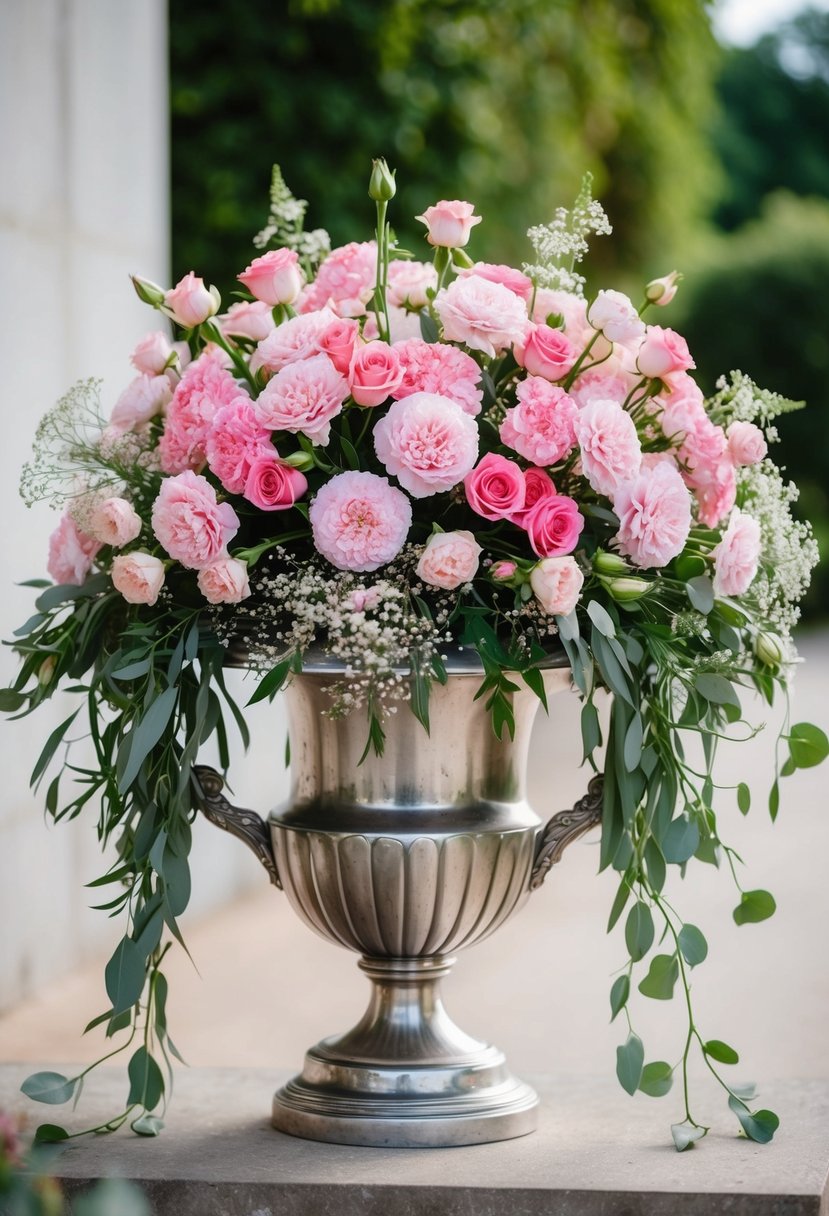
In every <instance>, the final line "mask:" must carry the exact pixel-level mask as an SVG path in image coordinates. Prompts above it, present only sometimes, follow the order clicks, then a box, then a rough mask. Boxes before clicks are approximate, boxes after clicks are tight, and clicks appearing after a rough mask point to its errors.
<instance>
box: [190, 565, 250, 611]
mask: <svg viewBox="0 0 829 1216" xmlns="http://www.w3.org/2000/svg"><path fill="white" fill-rule="evenodd" d="M196 581H197V582H198V584H199V591H201V593H202V595H203V596H204V598H205V599H206V600H207V601H208V603H210V604H238V603H240V602H241V601H242V600H246V599H247V597H248V596H249V595H250V583H249V582H248V567H247V562H243V561H240V560H239V559H238V558H236V557H220V558H217V560H216V561H215V562H211V563H210V565H209V566H204V567H203V568H202V569H201V570H200V571H199V573H198V577H197V580H196Z"/></svg>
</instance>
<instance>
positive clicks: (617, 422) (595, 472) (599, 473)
mask: <svg viewBox="0 0 829 1216" xmlns="http://www.w3.org/2000/svg"><path fill="white" fill-rule="evenodd" d="M573 427H574V430H575V433H576V439H577V440H578V443H579V447H580V448H581V462H582V467H583V469H584V475H585V477H586V478H587V480H588V481H589V482H590V484H591V486H592V487H593V489H594V490H595V491H596V492H597V493H598V494H610V495H612V494H613V493H614V492H615V491H616V490H617V489H618V487H619V486H620V485H621V484H622V483H623V482H628V481H631V480H632V479H633V478H634V477H635V476H636V474H637V473H638V472H639V465H640V463H641V461H642V449H641V446H640V444H639V436H638V435H637V433H636V426H635V424H634V421H633V419H632V418H631V416H630V414H628V413H626V412H625V411H624V410H623V409H622V407H621V406H620V405H619V403H618V402H617V401H608V400H603V399H602V398H596V399H594V400H593V401H590V402H589V403H588V404H587V405H586V406H585V407H584V409H582V410H579V412H578V414H577V415H576V418H575V420H574V423H573Z"/></svg>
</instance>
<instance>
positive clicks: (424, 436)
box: [374, 393, 478, 498]
mask: <svg viewBox="0 0 829 1216" xmlns="http://www.w3.org/2000/svg"><path fill="white" fill-rule="evenodd" d="M374 450H375V451H376V453H377V457H378V459H379V460H380V462H381V464H383V465H384V466H385V468H386V470H387V471H388V472H389V473H391V474H392V476H393V477H396V478H397V480H398V481H399V482H400V484H401V485H402V486H403V488H404V489H405V490H408V491H409V493H410V494H411V495H412V497H413V498H427V497H428V496H429V495H430V494H438V493H440V492H441V491H443V490H451V489H452V488H453V486H456V485H458V483H459V482H461V481H463V479H464V477H465V476H466V474H467V473H468V472H469V470H470V469H471V468H472V466H473V465H474V463H475V461H476V459H477V457H478V427H477V425H476V423H475V420H474V418H471V417H470V416H469V414H467V413H465V412H464V411H463V409H462V408H461V406H459V405H458V404H457V403H456V402H455V401H450V400H449V398H448V397H440V396H438V395H437V394H436V393H413V394H412V396H411V397H404V398H403V400H402V401H394V402H392V404H391V406H390V407H389V409H388V410H387V411H386V413H385V414H384V415H383V417H382V418H381V419H380V421H379V422H378V423H377V425H376V426H375V428H374Z"/></svg>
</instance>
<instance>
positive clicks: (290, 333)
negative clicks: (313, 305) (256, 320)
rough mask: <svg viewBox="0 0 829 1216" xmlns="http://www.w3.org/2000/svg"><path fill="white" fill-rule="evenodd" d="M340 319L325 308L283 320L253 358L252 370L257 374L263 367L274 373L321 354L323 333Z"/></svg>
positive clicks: (266, 370) (251, 361)
mask: <svg viewBox="0 0 829 1216" xmlns="http://www.w3.org/2000/svg"><path fill="white" fill-rule="evenodd" d="M336 320H337V315H336V313H334V312H332V311H331V309H330V308H321V309H319V311H318V312H307V313H305V314H304V315H303V316H300V317H291V318H290V319H289V320H288V321H283V322H282V324H281V325H277V327H276V329H275V330H274V331H273V333H270V334H268V336H267V338H264V339H263V340H262V341H261V342H260V343H259V345H258V346H257V348H256V350H255V351H254V352H253V354H252V355H251V359H250V370H251V371H252V372H257V371H259V370H260V368H261V369H262V370H263V371H265V372H268V373H271V374H272V373H273V372H279V371H281V370H282V368H283V367H288V366H289V365H290V364H291V363H298V362H299V361H300V360H301V359H310V357H311V356H312V355H318V354H319V353H320V349H321V346H320V343H321V340H322V336H323V334H324V333H325V331H326V330H327V329H328V328H329V326H330V325H331V324H332V322H334V321H336Z"/></svg>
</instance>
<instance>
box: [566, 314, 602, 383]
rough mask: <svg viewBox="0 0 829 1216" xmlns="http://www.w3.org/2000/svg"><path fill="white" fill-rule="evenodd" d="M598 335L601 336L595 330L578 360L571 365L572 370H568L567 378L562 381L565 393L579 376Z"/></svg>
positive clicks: (599, 332)
mask: <svg viewBox="0 0 829 1216" xmlns="http://www.w3.org/2000/svg"><path fill="white" fill-rule="evenodd" d="M600 334H601V330H600V329H597V330H596V332H595V333H594V335H593V337H592V338H591V339H590V341H589V342H588V343H587V346H585V348H584V350H583V351H582V352H581V354H580V355H579V357H578V359H576V362H575V363H574V364H573V366H572V368H571V369H570V374H569V376H568V377H567V379H566V380H565V381H564V385H563V387H564V391H565V392H568V391H569V389H570V388H571V386H572V384H573V381H574V380H575V378H576V376H577V375H578V374H579V372H580V371H581V369H582V364H583V363H584V361H585V359H586V358H587V356H588V355H589V354H590V351H591V350H592V349H593V347H594V346H595V344H596V342H597V341H598V339H599V335H600Z"/></svg>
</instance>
